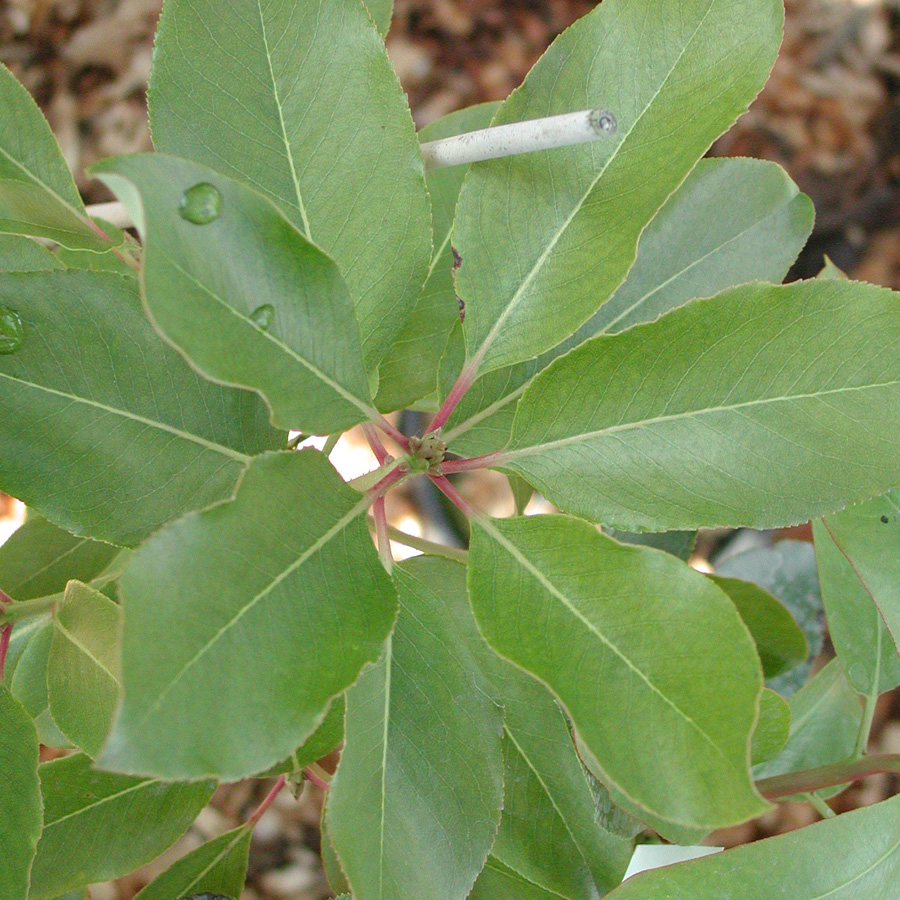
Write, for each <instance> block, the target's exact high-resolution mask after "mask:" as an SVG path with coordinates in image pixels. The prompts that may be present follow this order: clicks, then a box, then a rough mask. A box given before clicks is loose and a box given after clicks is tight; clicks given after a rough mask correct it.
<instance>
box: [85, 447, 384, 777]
mask: <svg viewBox="0 0 900 900" xmlns="http://www.w3.org/2000/svg"><path fill="white" fill-rule="evenodd" d="M368 505H369V501H368V500H367V498H365V497H364V496H362V495H360V494H358V493H357V492H356V491H354V490H353V489H352V488H350V487H347V486H346V485H345V484H344V483H343V482H342V481H341V479H340V477H339V476H338V474H337V472H335V471H334V469H333V468H332V467H331V466H330V465H329V464H328V462H327V461H326V459H325V457H324V456H322V454H320V453H319V452H318V451H315V450H304V451H301V452H299V453H277V454H266V455H263V456H259V457H257V458H256V459H255V460H254V461H253V462H252V463H251V465H250V467H249V468H248V470H247V474H246V475H245V477H244V479H243V480H242V482H241V486H240V489H239V490H238V493H237V496H236V498H235V500H234V501H232V502H229V503H224V504H221V505H219V506H216V507H213V508H212V509H209V510H207V511H205V512H201V513H195V514H191V515H188V516H186V517H184V518H183V519H181V520H179V521H178V522H175V523H173V524H172V525H169V526H168V527H166V528H164V529H163V530H162V531H160V532H158V533H157V534H156V535H154V537H153V538H151V539H150V540H149V541H148V542H147V543H145V544H144V545H143V546H142V547H141V548H140V550H138V552H137V553H136V554H135V556H134V559H133V561H132V563H131V565H129V567H128V569H127V570H126V572H125V574H124V576H123V577H122V582H121V592H122V601H123V607H124V612H125V630H124V637H123V650H122V675H123V685H124V701H123V703H122V705H121V707H120V711H119V715H118V717H117V719H116V721H115V724H114V726H113V731H112V734H111V736H110V739H109V742H108V743H107V745H106V748H105V751H104V753H103V755H102V756H101V763H102V765H103V766H105V767H108V768H111V769H114V770H117V771H123V770H124V771H128V772H132V773H140V774H152V775H158V776H160V777H165V778H176V779H196V778H203V777H207V776H210V777H212V776H221V777H222V778H223V779H230V780H236V779H238V778H241V777H244V776H247V775H253V774H256V773H257V772H260V771H261V770H263V769H266V768H268V767H269V766H271V765H274V764H275V763H277V762H279V761H280V760H283V759H285V758H286V757H287V756H288V755H289V754H290V753H291V752H292V751H293V750H294V749H295V748H296V747H297V746H298V745H299V744H300V743H301V742H302V741H303V740H304V739H305V738H306V737H307V736H309V735H310V734H312V733H313V732H314V731H315V730H316V728H317V727H318V726H319V724H320V722H321V721H322V718H323V717H324V716H325V713H326V712H327V710H328V706H329V704H330V703H331V701H332V699H333V698H334V697H335V696H337V695H338V694H340V693H342V692H343V691H344V690H345V689H346V688H347V687H348V686H349V685H350V684H352V683H353V682H354V681H355V680H356V678H357V676H358V675H359V672H360V670H361V669H362V667H363V666H364V665H365V664H366V663H367V662H374V661H375V660H376V659H377V658H378V656H379V654H380V653H381V648H382V644H383V642H384V640H385V638H386V637H387V635H388V633H389V631H390V628H391V625H392V623H393V621H394V617H395V615H396V608H397V607H396V597H395V593H394V589H393V586H392V584H391V581H390V579H389V578H388V576H387V575H386V574H385V572H384V569H383V568H382V567H381V564H380V563H379V561H378V556H377V553H376V552H375V548H374V547H373V545H372V540H371V538H370V537H369V533H368V528H367V527H366V523H365V511H366V508H367V507H368ZM173 621H178V622H179V623H180V624H179V627H178V628H177V629H173V627H172V622H173ZM223 679H225V681H223ZM226 682H227V683H228V684H240V690H234V691H232V690H224V689H223V688H224V685H225V683H226ZM248 734H252V735H254V739H253V740H248V739H247V735H248Z"/></svg>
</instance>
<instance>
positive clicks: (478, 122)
mask: <svg viewBox="0 0 900 900" xmlns="http://www.w3.org/2000/svg"><path fill="white" fill-rule="evenodd" d="M499 106H500V104H499V103H482V104H479V105H478V106H470V107H469V108H468V109H463V110H460V111H459V112H455V113H451V114H450V115H449V116H444V118H442V119H439V120H438V121H437V122H433V123H432V124H431V125H427V126H426V127H425V128H423V129H422V130H421V131H420V132H419V140H420V141H423V142H424V141H436V140H440V139H442V138H448V137H453V136H455V135H457V134H464V133H466V132H469V131H477V130H478V129H479V128H487V127H488V125H490V124H491V119H492V118H493V116H494V113H496V111H497V109H498V108H499ZM467 171H468V168H467V167H466V166H453V167H451V168H447V169H432V170H431V171H430V172H429V173H428V175H427V178H426V182H427V185H428V193H429V195H430V196H431V214H432V219H433V221H434V253H433V255H432V257H431V265H430V267H429V270H428V278H427V280H426V282H425V287H424V289H423V290H422V293H421V295H420V296H419V298H418V300H417V301H416V305H415V306H414V307H413V310H412V312H411V313H410V316H409V318H408V319H407V320H406V324H405V325H404V326H403V329H402V330H401V331H400V333H399V334H398V335H397V337H396V339H395V340H394V343H393V346H392V347H391V349H390V351H389V352H388V354H387V356H386V357H385V358H384V359H383V360H382V363H381V367H380V369H379V376H380V377H379V385H378V396H377V397H376V402H377V405H378V408H379V409H383V410H392V409H400V408H401V407H404V406H409V405H410V404H412V403H413V402H414V401H416V400H418V399H420V398H421V397H427V396H429V395H431V394H434V393H435V391H436V390H437V379H438V370H439V367H440V364H441V358H442V356H443V354H444V352H445V347H446V345H447V343H448V341H454V342H458V343H461V342H462V334H461V332H460V329H459V327H458V326H459V320H460V311H459V303H458V302H457V299H456V288H455V287H454V284H453V248H452V247H451V245H450V231H451V229H452V227H453V217H454V215H455V213H456V201H457V199H458V198H459V191H460V188H461V187H462V183H463V179H464V178H465V175H466V172H467Z"/></svg>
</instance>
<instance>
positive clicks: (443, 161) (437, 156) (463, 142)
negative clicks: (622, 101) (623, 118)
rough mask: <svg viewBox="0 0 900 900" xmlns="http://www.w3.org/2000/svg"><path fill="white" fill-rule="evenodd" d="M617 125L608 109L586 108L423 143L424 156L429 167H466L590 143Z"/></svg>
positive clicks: (607, 135) (614, 128)
mask: <svg viewBox="0 0 900 900" xmlns="http://www.w3.org/2000/svg"><path fill="white" fill-rule="evenodd" d="M617 128H618V125H617V123H616V117H615V116H614V115H613V114H612V113H611V112H609V111H608V110H605V109H585V110H581V111H580V112H574V113H565V114H564V115H561V116H549V117H547V118H545V119H531V120H528V121H525V122H513V123H511V124H509V125H497V126H495V127H493V128H483V129H481V130H480V131H470V132H469V133H468V134H460V135H457V136H456V137H451V138H445V139H444V140H440V141H429V142H428V143H425V144H422V155H423V156H424V157H425V167H426V168H427V169H441V168H447V167H449V166H465V165H469V164H470V163H474V162H482V161H484V160H486V159H499V158H500V157H503V156H518V155H519V154H521V153H533V152H535V151H536V150H553V149H556V148H557V147H569V146H571V145H573V144H586V143H589V142H590V141H596V140H599V139H600V138H605V137H610V136H612V135H614V134H615V133H616V130H617Z"/></svg>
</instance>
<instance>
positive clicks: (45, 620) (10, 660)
mask: <svg viewBox="0 0 900 900" xmlns="http://www.w3.org/2000/svg"><path fill="white" fill-rule="evenodd" d="M60 599H62V595H60ZM49 622H50V614H49V613H47V614H46V615H43V616H35V617H34V618H33V619H26V620H25V621H23V622H19V623H18V624H17V625H16V627H15V628H14V629H13V633H12V637H11V638H10V639H9V648H8V650H7V653H6V668H5V670H4V673H3V683H4V684H5V685H7V687H10V689H11V686H12V680H13V678H14V677H15V673H16V669H17V668H18V666H19V661H20V660H21V658H22V656H23V655H24V653H25V651H26V650H27V649H28V647H29V646H30V645H31V642H32V640H34V638H35V637H36V636H37V635H38V634H40V633H41V631H43V630H44V629H45V628H46V627H47V626H48V624H49Z"/></svg>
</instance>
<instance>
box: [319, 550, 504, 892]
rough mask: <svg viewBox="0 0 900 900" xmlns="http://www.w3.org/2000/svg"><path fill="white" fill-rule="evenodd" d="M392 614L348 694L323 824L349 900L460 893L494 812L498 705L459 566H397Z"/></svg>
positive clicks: (470, 879) (471, 878)
mask: <svg viewBox="0 0 900 900" xmlns="http://www.w3.org/2000/svg"><path fill="white" fill-rule="evenodd" d="M396 583H397V588H398V591H399V594H400V618H399V620H398V622H397V628H396V630H395V632H394V635H393V637H392V638H391V639H390V640H389V641H388V644H387V649H386V651H385V654H384V656H383V657H382V659H381V661H380V662H379V664H378V665H377V666H376V667H374V668H373V669H370V670H369V671H367V672H365V673H364V674H363V676H362V677H361V678H360V680H359V682H358V683H357V684H356V685H355V686H354V687H353V689H352V690H351V691H349V692H348V694H347V742H346V747H345V749H344V752H343V755H342V757H341V763H340V766H339V767H338V771H337V775H336V776H335V779H334V781H333V782H332V788H331V792H330V794H329V798H328V830H329V834H330V836H331V840H332V841H333V843H334V847H335V849H336V851H337V854H338V856H339V858H340V861H341V863H342V865H343V869H344V872H345V873H346V875H347V880H348V882H349V884H350V887H351V889H352V893H353V896H354V897H355V898H356V900H405V898H408V900H464V898H465V897H467V896H468V894H469V891H470V890H471V888H472V885H473V883H474V882H475V878H476V877H477V875H478V873H479V872H480V871H481V869H482V867H483V866H484V862H485V860H486V859H487V855H488V852H489V851H490V848H491V844H492V842H493V840H494V835H495V833H496V829H497V824H498V822H499V820H500V808H501V806H502V800H503V761H502V752H501V743H500V738H501V734H502V724H503V719H502V711H501V709H500V707H499V706H498V705H497V703H496V702H495V701H494V700H493V699H492V696H491V691H490V684H489V682H488V681H487V678H486V677H485V676H484V675H483V674H482V672H483V671H484V662H485V660H486V659H488V657H489V651H488V649H487V647H486V646H485V644H484V641H483V640H482V639H481V637H480V636H479V634H478V631H477V629H476V627H475V622H474V620H473V618H472V613H471V609H470V608H469V603H468V599H467V596H466V584H465V568H464V567H463V566H460V565H459V564H458V563H454V562H451V561H449V560H444V559H438V558H436V557H420V558H418V559H415V560H412V561H410V562H409V563H406V564H404V565H403V566H400V567H398V568H397V570H396Z"/></svg>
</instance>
